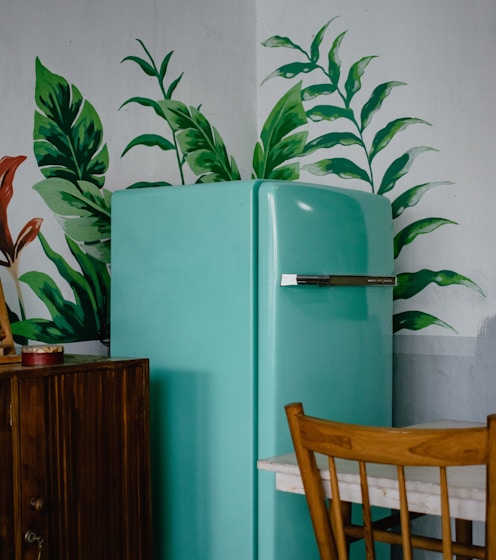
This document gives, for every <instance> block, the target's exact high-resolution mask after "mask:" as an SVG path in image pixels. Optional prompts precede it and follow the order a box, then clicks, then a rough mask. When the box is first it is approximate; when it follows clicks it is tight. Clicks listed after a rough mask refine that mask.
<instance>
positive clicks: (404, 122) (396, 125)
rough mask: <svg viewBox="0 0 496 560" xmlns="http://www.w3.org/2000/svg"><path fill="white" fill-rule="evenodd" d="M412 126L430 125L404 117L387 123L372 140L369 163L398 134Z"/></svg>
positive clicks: (420, 120)
mask: <svg viewBox="0 0 496 560" xmlns="http://www.w3.org/2000/svg"><path fill="white" fill-rule="evenodd" d="M412 124H427V125H429V126H430V123H428V122H427V121H424V120H422V119H416V118H413V117H404V118H400V119H395V120H394V121H391V122H389V123H388V124H387V125H386V126H385V127H384V128H382V129H381V130H379V131H378V132H377V133H376V134H375V136H374V139H373V140H372V146H371V149H370V153H369V159H370V161H372V160H373V159H374V157H375V156H376V155H377V154H378V153H379V152H380V151H381V150H383V149H384V148H385V147H386V146H387V145H388V144H389V143H390V142H391V140H392V139H393V138H394V137H395V135H396V134H398V132H401V131H402V130H405V128H407V127H408V126H411V125H412Z"/></svg>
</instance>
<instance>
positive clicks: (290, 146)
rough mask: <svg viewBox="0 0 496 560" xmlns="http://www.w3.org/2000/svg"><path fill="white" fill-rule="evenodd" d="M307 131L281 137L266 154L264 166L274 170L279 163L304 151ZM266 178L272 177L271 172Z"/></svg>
mask: <svg viewBox="0 0 496 560" xmlns="http://www.w3.org/2000/svg"><path fill="white" fill-rule="evenodd" d="M307 136H308V132H307V131H306V130H305V131H303V132H297V133H296V134H291V135H290V136H286V137H284V138H283V139H281V140H280V141H279V142H278V143H277V145H276V146H274V148H273V149H272V150H270V151H269V153H268V154H267V159H266V166H267V169H271V170H274V169H275V168H276V167H278V166H279V165H282V164H283V163H284V162H285V161H287V160H288V159H292V158H294V157H296V156H298V155H301V154H303V153H304V151H305V143H306V141H307ZM267 178H268V179H274V176H273V174H272V172H271V174H270V176H269V177H267Z"/></svg>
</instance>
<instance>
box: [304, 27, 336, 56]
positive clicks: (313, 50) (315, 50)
mask: <svg viewBox="0 0 496 560" xmlns="http://www.w3.org/2000/svg"><path fill="white" fill-rule="evenodd" d="M334 19H336V18H334ZM331 21H332V19H331V20H329V21H328V22H327V23H326V24H325V25H324V26H322V27H321V28H320V29H319V31H318V33H317V34H316V35H315V37H314V39H313V41H312V44H311V46H310V60H311V61H312V62H318V60H319V58H320V52H319V50H320V45H321V44H322V39H323V38H324V35H325V32H326V31H327V28H328V27H329V24H330V23H331Z"/></svg>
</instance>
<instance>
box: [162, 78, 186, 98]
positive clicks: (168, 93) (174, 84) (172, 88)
mask: <svg viewBox="0 0 496 560" xmlns="http://www.w3.org/2000/svg"><path fill="white" fill-rule="evenodd" d="M183 75H184V72H182V73H181V74H179V76H178V77H177V78H176V79H175V80H173V81H172V82H171V84H170V86H169V87H168V88H167V91H166V93H165V99H172V94H173V93H174V92H175V91H176V88H177V86H178V85H179V82H180V81H181V80H182V79H183Z"/></svg>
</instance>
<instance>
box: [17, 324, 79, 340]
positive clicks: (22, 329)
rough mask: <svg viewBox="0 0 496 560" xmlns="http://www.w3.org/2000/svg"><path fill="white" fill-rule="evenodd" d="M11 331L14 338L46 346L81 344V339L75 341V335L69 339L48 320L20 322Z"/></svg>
mask: <svg viewBox="0 0 496 560" xmlns="http://www.w3.org/2000/svg"><path fill="white" fill-rule="evenodd" d="M11 330H12V334H13V336H14V338H16V337H22V338H24V339H26V340H36V341H39V342H44V343H46V344H61V343H68V342H80V339H77V340H75V339H74V334H72V336H71V337H70V338H68V337H67V333H66V332H63V331H61V330H60V329H59V328H57V327H56V326H55V323H54V322H53V321H49V320H48V319H27V320H25V321H18V322H16V323H12V324H11Z"/></svg>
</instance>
